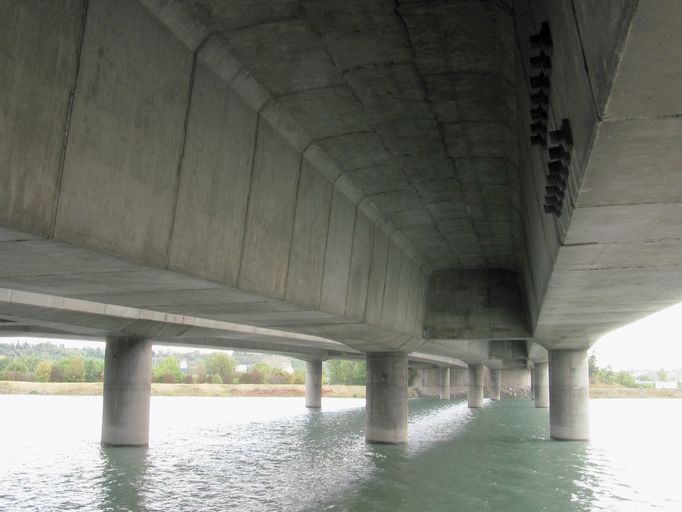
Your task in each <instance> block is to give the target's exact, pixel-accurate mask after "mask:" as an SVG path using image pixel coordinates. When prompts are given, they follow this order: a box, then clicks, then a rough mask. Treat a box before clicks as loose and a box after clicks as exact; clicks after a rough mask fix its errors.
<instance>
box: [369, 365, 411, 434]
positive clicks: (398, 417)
mask: <svg viewBox="0 0 682 512" xmlns="http://www.w3.org/2000/svg"><path fill="white" fill-rule="evenodd" d="M365 408H366V411H367V412H366V420H365V439H366V440H367V442H370V443H405V442H407V354H404V353H401V352H393V353H369V354H367V402H366V405H365Z"/></svg>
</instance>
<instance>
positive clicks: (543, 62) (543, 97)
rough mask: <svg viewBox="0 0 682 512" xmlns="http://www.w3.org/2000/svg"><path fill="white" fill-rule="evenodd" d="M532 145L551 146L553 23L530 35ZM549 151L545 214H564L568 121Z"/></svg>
mask: <svg viewBox="0 0 682 512" xmlns="http://www.w3.org/2000/svg"><path fill="white" fill-rule="evenodd" d="M530 48H531V51H532V52H533V55H531V57H530V68H531V71H532V73H533V74H532V76H531V77H530V88H531V92H530V105H531V109H530V117H531V124H530V133H531V137H530V142H531V144H532V145H534V146H540V147H542V148H546V147H547V123H548V120H549V104H550V101H549V92H550V86H551V79H550V75H551V73H552V49H553V44H552V34H551V32H550V30H549V24H548V23H546V22H545V23H543V24H542V25H541V26H540V31H539V32H538V33H537V34H534V35H532V36H530ZM549 143H550V144H551V146H550V147H549V149H548V150H547V152H548V156H549V158H548V161H547V174H546V175H545V179H546V186H545V204H544V208H545V212H546V213H552V214H554V215H556V216H557V217H558V216H560V215H561V210H562V208H563V204H564V197H565V194H566V184H567V180H568V170H569V166H570V163H571V148H572V147H573V135H572V133H571V125H570V123H569V122H568V119H562V121H561V126H560V127H559V129H557V130H554V131H551V132H549Z"/></svg>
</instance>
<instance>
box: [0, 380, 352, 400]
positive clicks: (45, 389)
mask: <svg viewBox="0 0 682 512" xmlns="http://www.w3.org/2000/svg"><path fill="white" fill-rule="evenodd" d="M0 394H1V395H101V394H102V383H101V382H74V383H71V382H15V381H0ZM152 396H268V397H280V396H305V386H304V385H302V384H157V383H153V384H152ZM322 396H328V397H334V398H364V397H365V386H340V385H334V386H323V387H322Z"/></svg>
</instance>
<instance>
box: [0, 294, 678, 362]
mask: <svg viewBox="0 0 682 512" xmlns="http://www.w3.org/2000/svg"><path fill="white" fill-rule="evenodd" d="M17 341H22V342H23V341H28V342H29V343H42V342H45V341H50V340H46V339H44V338H0V343H16V342H17ZM51 341H52V342H53V343H56V344H57V345H64V346H66V347H83V346H89V347H104V343H103V342H96V341H82V340H62V339H58V340H51ZM155 348H161V349H168V350H171V351H174V352H191V351H193V350H196V349H195V348H191V347H190V348H184V347H176V346H172V347H166V346H158V345H155ZM200 350H201V352H213V351H212V350H210V349H200ZM591 352H593V353H595V354H596V356H597V363H598V364H599V366H601V367H606V366H609V365H610V366H611V367H612V368H613V369H614V370H634V369H641V370H644V369H651V370H657V369H659V368H665V369H666V370H675V369H680V368H682V303H680V304H677V305H676V306H673V307H670V308H668V309H664V310H663V311H659V312H658V313H655V314H653V315H651V316H648V317H646V318H644V319H642V320H639V321H637V322H635V323H633V324H630V325H628V326H625V327H622V328H620V329H617V330H615V331H612V332H610V333H609V334H607V335H605V336H602V337H601V338H600V339H599V341H597V343H596V344H595V345H594V346H593V347H592V349H591Z"/></svg>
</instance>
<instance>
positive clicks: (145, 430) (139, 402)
mask: <svg viewBox="0 0 682 512" xmlns="http://www.w3.org/2000/svg"><path fill="white" fill-rule="evenodd" d="M151 370H152V342H151V340H146V339H140V338H107V344H106V350H105V352H104V396H103V399H104V403H103V408H102V444H107V445H113V446H146V445H147V444H148V443H149V395H150V392H151Z"/></svg>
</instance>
